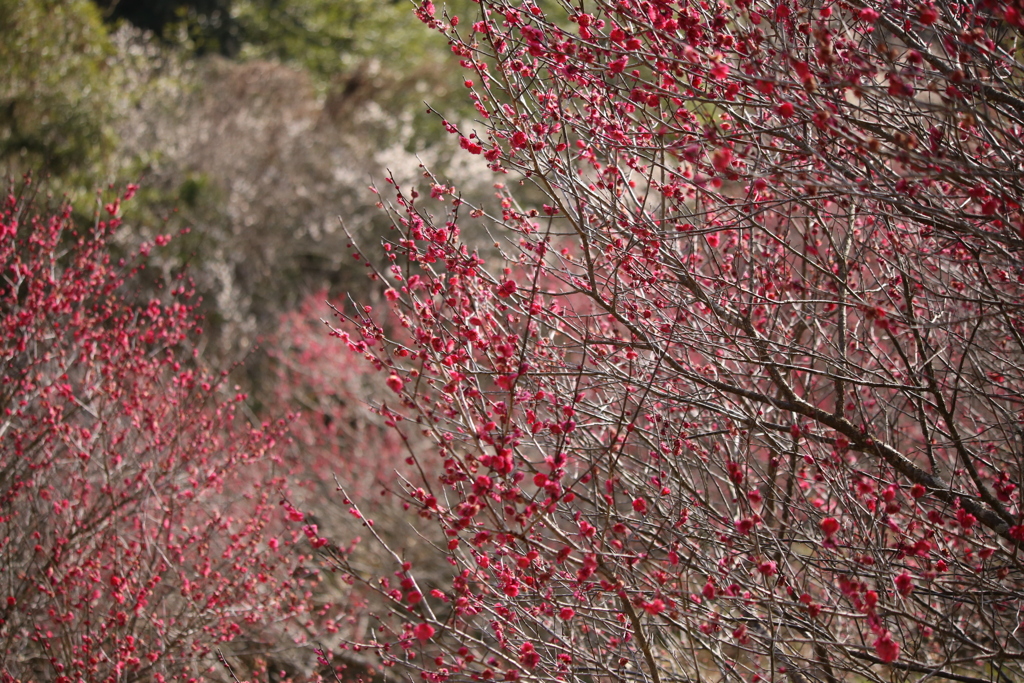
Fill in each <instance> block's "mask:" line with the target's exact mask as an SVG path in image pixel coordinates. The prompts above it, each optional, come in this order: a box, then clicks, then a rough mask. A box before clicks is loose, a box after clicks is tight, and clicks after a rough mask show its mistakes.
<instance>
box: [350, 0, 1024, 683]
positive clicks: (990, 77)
mask: <svg viewBox="0 0 1024 683" xmlns="http://www.w3.org/2000/svg"><path fill="white" fill-rule="evenodd" d="M419 16H420V17H421V19H423V20H424V21H425V22H426V23H427V24H428V25H430V26H431V27H433V28H434V29H436V30H440V31H442V32H443V33H444V34H445V35H446V36H447V37H448V39H449V40H450V42H451V46H452V51H453V53H454V54H455V56H456V58H457V59H458V60H460V64H461V65H462V66H463V67H464V68H465V69H467V70H468V72H469V74H470V75H469V76H468V77H467V85H468V86H469V88H470V93H471V95H470V96H471V98H472V99H473V102H474V103H475V105H476V107H477V111H478V113H479V119H478V120H477V122H476V123H464V122H445V126H446V128H447V129H448V131H449V132H450V133H451V134H452V135H454V136H456V137H457V138H458V139H459V141H460V143H461V146H462V148H463V149H464V150H465V152H466V153H468V154H473V155H482V156H483V157H484V158H485V159H486V161H487V163H488V164H489V165H490V168H491V170H492V171H494V172H495V174H496V180H497V181H498V182H497V183H496V185H495V188H496V190H497V197H496V208H494V209H490V208H488V207H485V206H479V207H477V206H470V205H468V204H467V203H466V202H465V200H464V199H463V198H462V197H461V196H460V195H459V194H458V192H457V190H455V189H454V188H450V187H448V186H447V184H446V183H445V182H443V181H441V180H439V179H436V178H433V177H431V176H430V175H429V172H428V173H427V174H426V175H427V179H428V180H429V181H430V183H431V187H432V188H434V190H433V191H432V192H431V193H430V194H429V196H424V195H421V194H420V193H419V192H418V191H417V190H415V189H414V188H402V187H391V188H389V190H388V196H387V197H383V198H382V205H383V206H385V207H386V208H387V210H388V211H389V212H390V213H391V215H392V217H393V219H394V226H395V233H394V235H395V236H394V238H393V239H391V240H389V241H388V242H387V243H386V244H385V245H384V246H385V253H386V256H387V258H388V259H389V260H390V266H389V267H387V268H385V269H384V270H381V271H378V272H377V273H376V275H375V276H376V277H378V278H380V279H382V280H385V281H387V283H388V291H387V295H386V299H387V301H388V303H389V306H390V313H389V314H390V315H392V316H394V317H396V318H397V319H398V320H399V321H400V323H401V325H402V326H404V328H405V329H403V330H402V335H401V336H400V337H395V336H394V335H388V334H385V330H384V327H383V326H382V325H381V323H380V322H379V321H376V322H375V320H374V318H373V314H372V311H371V310H370V309H364V310H363V311H360V312H359V313H358V315H355V316H353V318H352V320H351V322H352V326H351V329H350V330H349V332H345V333H344V334H346V335H348V334H349V333H351V335H352V336H351V337H347V339H348V342H349V347H350V348H351V349H353V350H354V351H356V352H357V353H360V354H363V355H365V356H367V357H368V358H369V359H370V360H371V361H372V363H373V364H374V365H375V366H376V367H377V368H378V369H379V370H380V371H381V372H382V373H383V374H384V375H385V376H386V377H387V379H386V382H387V385H388V386H389V387H390V389H391V390H392V392H393V393H394V397H392V398H389V399H388V400H387V401H386V402H383V403H382V404H381V406H380V408H379V410H380V413H381V415H383V416H385V417H386V418H387V420H388V421H389V422H390V423H391V424H393V425H394V426H395V428H396V429H397V430H398V431H399V432H400V433H401V434H403V435H404V436H405V437H406V438H409V437H410V436H416V437H421V436H425V437H428V438H429V439H431V440H432V441H433V444H434V446H433V449H432V450H430V451H425V450H421V451H420V452H417V453H416V456H415V459H414V460H415V463H416V464H417V465H418V466H419V467H420V472H421V476H420V477H419V478H418V479H415V480H414V479H410V480H408V481H407V482H406V489H405V494H406V499H407V501H408V503H409V504H410V506H411V507H412V508H413V509H414V510H415V511H416V513H417V514H419V515H420V516H421V517H427V518H429V519H431V520H433V521H435V522H436V524H437V527H438V530H439V533H441V534H443V536H444V538H445V539H446V541H445V542H443V543H438V544H437V546H436V552H437V554H438V557H439V558H440V557H442V556H443V558H444V559H445V560H446V561H447V562H448V563H449V565H450V566H451V568H452V571H451V576H450V578H449V579H448V580H445V581H436V580H435V581H433V582H432V583H427V582H425V581H423V582H421V578H422V577H423V568H420V567H417V566H413V564H412V563H409V562H405V563H404V564H403V563H402V546H401V544H400V543H397V544H396V543H395V542H393V541H389V540H387V539H384V538H382V537H380V536H376V535H375V534H374V535H375V538H376V539H377V540H378V541H380V542H381V543H382V544H383V545H385V546H386V548H387V550H388V551H389V552H391V554H392V555H393V556H394V559H395V562H396V565H399V566H397V567H396V568H395V572H394V574H393V575H383V576H377V575H374V576H368V575H367V573H366V572H361V571H359V570H358V568H357V567H354V566H352V565H351V564H348V563H346V562H344V561H339V562H338V564H337V566H338V568H339V569H341V570H342V571H345V572H347V573H348V574H349V576H351V577H352V579H353V580H359V581H363V582H365V584H366V585H367V586H368V587H370V588H373V589H376V590H378V591H379V592H380V594H381V596H382V597H383V598H385V599H387V600H390V603H391V614H390V615H383V614H382V615H380V618H381V623H380V626H379V630H378V632H377V633H376V634H375V637H374V638H373V639H370V640H367V641H364V642H362V643H355V644H348V645H347V647H359V648H363V647H370V648H373V649H375V650H376V651H377V652H378V653H379V654H380V655H381V656H382V657H383V658H384V663H385V664H386V665H388V666H401V667H404V668H406V670H409V671H419V673H420V675H421V676H422V678H423V679H424V680H428V681H438V682H440V681H456V680H458V681H490V680H504V681H516V680H519V679H535V680H582V679H586V680H595V679H598V678H600V679H602V680H621V681H645V682H652V683H667V682H668V681H689V680H699V679H702V678H704V677H706V676H711V677H713V678H714V679H715V680H723V681H726V680H727V681H741V680H742V681H770V680H791V681H809V680H817V681H839V680H880V679H882V678H891V679H892V680H912V679H916V678H917V677H919V676H920V675H923V674H927V675H928V676H930V677H934V678H936V679H947V680H957V681H967V682H968V683H975V682H976V683H980V682H981V681H983V680H985V681H987V680H990V679H991V680H995V679H999V680H1006V681H1010V680H1016V679H1019V678H1021V677H1024V670H1022V669H1021V662H1022V661H1024V640H1022V637H1021V634H1020V628H1019V626H1020V624H1019V610H1018V606H1019V604H1020V600H1021V598H1022V596H1024V592H1022V591H1024V572H1022V567H1021V564H1020V552H1019V547H1018V546H1019V545H1020V543H1021V542H1022V541H1024V525H1022V522H1024V509H1022V508H1021V500H1020V495H1021V493H1020V486H1021V483H1022V482H1021V472H1022V471H1024V459H1022V458H1024V450H1022V444H1024V436H1022V435H1024V393H1022V387H1024V303H1022V302H1024V213H1022V203H1024V173H1022V170H1021V169H1022V168H1024V119H1022V115H1021V112H1022V111H1024V65H1022V64H1021V62H1020V54H1019V51H1018V50H1017V47H1016V45H1017V41H1018V40H1019V39H1020V37H1021V31H1022V30H1024V22H1022V16H1024V14H1022V7H1021V6H1020V4H1019V3H1018V2H1017V1H1016V0H1014V1H1010V0H980V1H979V2H974V3H932V2H929V1H928V0H923V1H922V2H906V1H905V0H856V1H852V2H822V1H820V0H770V1H768V0H733V1H732V2H716V1H714V0H678V1H676V0H621V1H616V2H611V1H606V0H590V1H585V2H582V3H568V2H564V3H563V2H554V3H540V2H532V1H531V0H525V1H524V2H510V1H505V0H481V3H480V14H479V16H478V17H476V18H467V17H462V18H461V19H462V21H459V20H457V18H456V17H452V16H447V15H439V14H438V11H437V10H436V8H435V7H434V6H433V5H432V4H431V3H429V2H424V3H423V4H422V5H421V6H420V8H419ZM514 182H515V183H519V184H520V185H524V186H528V187H526V188H524V191H523V193H522V194H521V195H517V193H516V192H514V191H512V190H510V189H509V186H513V187H514V185H513V183H514ZM538 196H539V197H541V198H542V199H541V200H537V199H536V197H538ZM531 202H532V204H531ZM474 221H482V222H484V223H485V225H486V226H487V227H488V229H490V230H491V231H492V232H491V234H493V235H495V236H497V237H498V241H496V242H495V243H494V249H493V250H491V249H490V248H488V250H486V251H484V250H482V249H477V248H474V246H473V245H471V244H469V243H467V242H466V241H465V240H464V239H462V237H461V232H462V228H463V227H465V226H466V225H468V224H470V223H472V222H474ZM356 257H357V258H362V257H361V256H360V255H359V254H358V253H357V254H356ZM360 335H361V339H360Z"/></svg>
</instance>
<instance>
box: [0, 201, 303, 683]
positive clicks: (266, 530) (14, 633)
mask: <svg viewBox="0 0 1024 683" xmlns="http://www.w3.org/2000/svg"><path fill="white" fill-rule="evenodd" d="M30 189H31V188H26V190H25V191H26V192H30ZM133 193H134V188H133V187H131V186H130V187H129V190H128V193H127V195H128V196H126V198H130V195H131V194H133ZM120 201H121V200H120V199H118V200H116V201H114V202H112V203H110V204H108V205H107V206H106V207H105V213H104V216H105V217H106V220H97V222H96V224H95V225H94V226H93V227H91V228H88V229H82V228H76V227H75V226H74V225H73V223H72V221H71V220H70V218H69V210H65V211H64V212H63V213H60V212H58V213H57V214H54V215H44V216H39V215H34V214H33V213H32V208H31V202H30V201H28V200H27V199H24V198H19V197H17V196H15V195H14V194H11V195H10V196H7V197H5V198H4V204H3V207H2V210H0V501H2V503H0V581H2V589H0V595H2V597H0V639H2V642H3V648H2V649H0V679H2V680H4V681H12V682H13V681H42V680H47V681H59V682H62V683H70V682H71V681H140V680H145V681H164V680H197V679H198V678H200V677H203V678H204V679H207V676H211V675H212V677H213V678H216V679H225V680H226V679H229V678H230V676H229V668H230V670H231V671H235V670H237V671H239V672H242V671H243V670H244V671H253V670H257V671H258V670H261V669H263V670H265V669H266V661H265V660H266V658H265V657H264V664H262V665H261V664H259V663H258V662H257V661H256V658H255V657H252V656H250V657H249V658H248V659H247V660H246V661H247V663H244V662H240V661H239V660H237V659H236V658H235V657H232V656H231V655H232V652H233V651H234V650H233V646H232V642H244V643H245V648H244V649H246V650H249V651H250V652H251V653H259V652H261V651H262V650H264V649H265V648H266V644H265V643H266V642H268V640H269V642H273V644H274V646H275V649H277V648H279V647H280V643H279V642H277V639H278V638H281V637H284V633H285V632H284V630H282V629H280V628H278V625H279V624H280V623H281V622H283V621H284V620H286V619H287V618H288V617H291V616H293V615H302V613H303V612H304V610H305V609H306V600H305V590H306V589H305V587H304V585H303V583H302V582H301V581H300V580H299V579H298V578H294V577H289V576H288V573H287V572H288V570H289V569H290V568H291V567H293V566H294V564H295V562H296V558H295V555H296V554H299V555H301V554H302V553H304V552H310V551H311V550H312V548H311V547H310V544H309V541H307V539H306V536H307V535H309V534H308V533H307V534H303V533H302V530H301V527H300V526H298V525H296V526H294V527H293V528H288V527H284V526H283V524H282V523H283V522H284V521H285V518H286V516H290V517H291V518H292V520H293V521H294V520H295V519H296V518H298V519H301V518H302V516H303V515H302V513H301V512H299V511H298V510H295V509H294V508H287V507H286V509H285V510H283V511H282V508H281V506H280V504H279V503H280V499H281V497H282V491H283V490H284V489H283V481H281V480H280V479H279V478H275V476H274V465H273V462H274V458H276V457H277V456H276V455H275V441H276V440H278V439H279V438H280V435H281V433H282V432H283V427H282V426H281V425H278V424H265V425H256V426H255V427H251V426H249V424H248V423H247V421H245V420H244V419H241V417H240V415H239V410H240V406H241V405H242V403H241V401H242V400H243V399H244V396H243V395H241V394H238V395H237V396H234V399H232V398H230V396H223V390H224V388H225V387H223V386H222V385H223V383H224V378H223V376H220V375H212V374H210V373H208V372H206V371H204V370H203V369H202V368H201V366H200V364H199V363H198V362H197V361H195V360H194V359H193V358H192V354H191V353H190V351H189V349H190V344H191V343H192V341H194V339H195V335H196V334H198V332H199V328H198V322H197V320H196V316H195V312H194V308H193V304H192V303H190V300H191V294H190V292H189V288H188V285H187V281H186V280H184V279H181V278H177V279H174V278H172V279H171V280H170V284H169V286H168V287H166V288H165V290H164V292H163V295H162V296H158V297H157V298H153V299H152V300H149V301H146V300H139V297H138V294H137V292H138V290H139V289H140V287H139V283H140V282H141V272H140V271H141V270H142V269H143V268H145V263H146V259H145V256H146V255H148V254H149V252H150V250H152V249H154V248H158V247H160V246H162V245H163V244H166V242H167V241H169V238H168V237H159V238H157V240H156V242H157V243H156V244H155V245H154V244H146V245H143V247H142V250H141V251H142V253H141V254H139V255H136V256H134V257H133V258H132V259H130V260H128V261H120V262H119V261H118V260H116V259H114V258H112V257H111V245H110V240H111V237H112V235H113V234H114V232H115V230H116V229H117V228H118V226H119V220H118V218H117V217H116V216H117V215H118V213H119V210H120ZM168 290H169V291H168ZM231 395H233V392H232V394H231ZM307 529H308V526H307ZM313 537H314V538H315V533H314V534H313ZM315 540H316V541H319V539H315ZM272 634H273V635H272ZM261 638H262V639H267V640H263V641H262V642H263V643H264V644H263V645H261V644H260V643H261ZM218 648H222V650H223V651H222V653H221V661H220V662H218V660H217V658H216V657H215V656H214V650H216V649H218ZM229 659H230V662H229V661H228V660H229ZM231 662H234V663H233V664H232V663H231ZM225 664H226V666H225ZM211 671H212V672H214V673H213V674H210V672H211Z"/></svg>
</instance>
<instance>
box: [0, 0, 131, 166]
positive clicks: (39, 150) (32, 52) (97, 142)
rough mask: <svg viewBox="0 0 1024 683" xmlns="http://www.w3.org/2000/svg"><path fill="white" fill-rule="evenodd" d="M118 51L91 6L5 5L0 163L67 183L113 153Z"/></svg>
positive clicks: (1, 5)
mask: <svg viewBox="0 0 1024 683" xmlns="http://www.w3.org/2000/svg"><path fill="white" fill-rule="evenodd" d="M112 54H113V50H112V48H111V45H110V42H109V41H108V39H107V35H106V32H105V31H104V28H103V25H102V22H101V21H100V17H99V13H98V12H97V10H96V7H95V6H93V5H92V3H90V2H88V1H87V0H63V1H57V0H0V64H2V65H3V68H2V69H0V163H2V164H4V165H5V166H6V171H7V172H8V173H21V172H26V171H35V172H38V173H43V174H53V175H55V176H64V175H67V174H70V173H73V172H76V171H84V170H87V169H88V168H89V167H90V166H93V165H98V164H100V163H101V161H102V160H103V158H104V156H105V155H106V154H107V153H108V152H109V151H110V150H111V148H112V145H113V140H112V137H111V134H110V132H109V123H110V117H111V115H112V108H111V100H112V98H113V97H114V96H115V93H113V92H112V87H111V86H110V85H109V83H110V81H111V79H110V78H109V70H110V68H111V67H110V65H109V60H110V58H111V57H112Z"/></svg>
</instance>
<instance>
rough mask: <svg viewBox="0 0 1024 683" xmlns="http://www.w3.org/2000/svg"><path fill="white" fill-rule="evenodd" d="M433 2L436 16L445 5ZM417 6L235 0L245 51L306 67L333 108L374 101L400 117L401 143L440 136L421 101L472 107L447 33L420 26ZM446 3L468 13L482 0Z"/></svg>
mask: <svg viewBox="0 0 1024 683" xmlns="http://www.w3.org/2000/svg"><path fill="white" fill-rule="evenodd" d="M437 7H438V10H437V11H438V15H439V16H440V13H441V12H442V11H443V9H444V7H443V5H442V3H441V2H438V3H437ZM414 8H415V5H414V4H413V3H411V2H408V1H406V0H385V1H383V2H382V1H380V0H347V1H346V2H337V1H336V0H239V1H238V2H236V3H235V6H234V10H233V14H234V16H235V18H236V20H237V21H238V24H239V26H240V30H241V32H242V35H243V36H244V46H243V48H242V52H241V55H242V56H243V57H249V58H261V59H274V60H278V61H281V62H283V63H286V64H291V65H293V66H296V67H300V68H302V69H304V70H306V71H307V72H308V73H309V74H310V75H311V76H312V77H313V79H314V82H315V83H316V84H317V85H318V87H319V89H320V90H321V92H323V93H325V94H326V97H327V108H328V110H330V111H333V113H334V115H338V113H339V112H340V113H341V115H343V116H350V115H351V113H350V112H348V111H346V110H347V109H348V108H350V107H351V106H353V105H356V106H359V107H363V106H366V105H368V104H369V103H371V102H372V103H374V104H375V105H376V106H378V107H380V108H381V109H382V110H383V113H384V114H385V115H386V116H387V117H388V118H390V119H391V120H393V121H396V122H401V123H402V125H403V126H404V127H405V131H404V135H403V137H404V138H405V146H406V148H407V149H410V150H414V149H423V148H425V147H428V146H431V145H432V144H435V143H437V142H438V141H439V139H440V137H442V133H441V132H440V131H441V128H440V126H438V125H437V121H436V119H435V118H434V117H432V116H428V115H427V114H426V113H425V107H424V106H423V103H424V101H426V102H429V103H430V104H431V105H432V106H435V107H437V108H438V109H440V110H441V111H444V112H446V113H450V115H452V116H458V115H462V116H468V115H470V114H471V112H472V108H471V107H469V106H468V100H467V98H466V97H465V96H464V89H463V87H462V80H463V74H461V73H459V70H458V69H452V68H451V62H450V60H449V56H450V50H449V47H448V43H447V41H446V40H445V39H444V37H443V36H441V35H440V34H439V33H437V32H435V31H431V30H428V29H427V28H426V27H424V26H423V24H422V23H421V22H420V21H419V19H417V18H416V16H415V14H414V12H413V10H414ZM447 10H448V11H449V13H451V14H458V15H461V16H462V17H464V18H468V17H471V16H475V14H476V13H477V12H478V11H479V6H478V5H477V4H476V3H474V2H472V0H456V1H455V2H454V3H447ZM387 142H390V141H385V140H381V141H380V143H381V144H386V143H387Z"/></svg>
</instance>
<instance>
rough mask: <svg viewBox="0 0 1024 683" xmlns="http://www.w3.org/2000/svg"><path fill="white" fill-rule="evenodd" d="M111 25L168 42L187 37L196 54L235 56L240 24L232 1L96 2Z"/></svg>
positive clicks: (126, 0) (116, 0)
mask: <svg viewBox="0 0 1024 683" xmlns="http://www.w3.org/2000/svg"><path fill="white" fill-rule="evenodd" d="M95 2H96V4H97V5H99V6H100V7H101V8H103V15H104V18H106V19H107V20H108V21H110V22H113V23H116V22H118V21H120V20H125V21H128V22H131V23H132V24H133V25H135V26H137V27H139V28H141V29H145V30H147V31H152V32H153V33H154V34H156V35H157V36H159V37H160V38H162V39H163V40H165V41H167V42H172V43H173V42H176V40H178V39H180V38H181V37H185V39H186V40H187V42H188V43H189V44H190V47H191V48H192V50H193V51H194V52H195V53H196V54H221V55H225V56H233V55H235V54H236V53H237V52H238V48H239V35H238V23H237V22H236V21H235V20H234V17H233V16H232V14H231V0H95Z"/></svg>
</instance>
